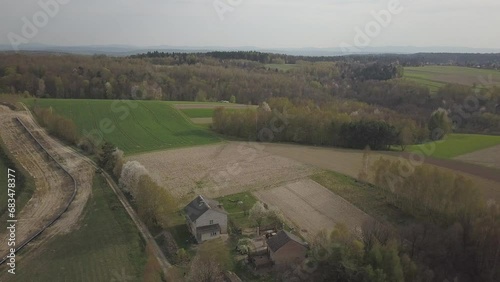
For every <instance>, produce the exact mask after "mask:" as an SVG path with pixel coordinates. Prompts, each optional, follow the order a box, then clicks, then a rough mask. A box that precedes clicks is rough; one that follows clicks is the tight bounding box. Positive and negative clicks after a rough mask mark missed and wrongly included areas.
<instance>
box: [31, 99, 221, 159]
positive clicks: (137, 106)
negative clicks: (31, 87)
mask: <svg viewBox="0 0 500 282" xmlns="http://www.w3.org/2000/svg"><path fill="white" fill-rule="evenodd" d="M25 103H26V104H28V105H29V106H34V105H35V104H36V105H38V106H41V107H52V108H53V109H54V111H55V112H56V113H58V114H60V115H63V116H66V117H68V118H70V119H72V120H73V121H74V122H75V124H76V126H77V127H78V129H79V130H80V132H81V135H82V136H83V135H86V134H89V133H90V134H91V136H99V137H97V138H98V139H99V138H101V137H100V136H102V137H103V138H104V139H105V140H106V141H109V142H111V143H113V144H114V145H116V146H117V147H118V148H120V149H121V150H123V151H124V152H125V153H126V154H128V155H129V154H135V153H141V152H148V151H155V150H163V149H170V148H178V147H186V146H195V145H204V144H210V143H215V142H218V141H220V139H219V138H218V137H217V136H216V135H215V134H213V133H212V132H210V131H209V130H208V129H207V128H206V127H201V126H196V125H194V124H193V123H191V122H190V121H189V120H188V119H186V118H185V117H184V116H183V115H182V114H181V113H180V112H178V111H177V110H176V109H174V108H173V107H172V104H173V103H172V102H161V101H111V100H73V99H71V100H69V99H68V100H62V99H37V100H35V99H28V100H25Z"/></svg>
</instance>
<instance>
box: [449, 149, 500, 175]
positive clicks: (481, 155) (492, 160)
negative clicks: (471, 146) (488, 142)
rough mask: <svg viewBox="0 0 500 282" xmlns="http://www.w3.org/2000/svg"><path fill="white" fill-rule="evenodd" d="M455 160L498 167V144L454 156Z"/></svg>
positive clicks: (499, 159)
mask: <svg viewBox="0 0 500 282" xmlns="http://www.w3.org/2000/svg"><path fill="white" fill-rule="evenodd" d="M455 160H460V161H465V162H469V163H474V164H478V165H484V166H487V167H494V168H498V169H500V145H497V146H494V147H490V148H487V149H483V150H479V151H475V152H472V153H469V154H465V155H461V156H458V157H456V158H455ZM499 173H500V172H499Z"/></svg>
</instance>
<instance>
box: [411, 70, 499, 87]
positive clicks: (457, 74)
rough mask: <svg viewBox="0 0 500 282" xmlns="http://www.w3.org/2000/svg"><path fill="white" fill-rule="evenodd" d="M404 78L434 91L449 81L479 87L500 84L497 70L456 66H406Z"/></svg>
mask: <svg viewBox="0 0 500 282" xmlns="http://www.w3.org/2000/svg"><path fill="white" fill-rule="evenodd" d="M404 78H406V79H409V80H413V81H416V82H418V83H419V84H421V85H424V86H427V87H429V89H430V90H431V91H432V92H436V91H437V90H438V89H439V88H440V87H442V86H444V85H445V84H447V83H457V84H462V85H469V86H472V85H474V84H476V85H477V87H479V88H486V87H489V86H490V85H485V84H490V83H493V84H495V85H500V72H499V71H495V70H485V69H476V68H466V67H455V66H424V67H406V68H405V69H404Z"/></svg>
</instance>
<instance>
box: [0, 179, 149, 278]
mask: <svg viewBox="0 0 500 282" xmlns="http://www.w3.org/2000/svg"><path fill="white" fill-rule="evenodd" d="M84 212H85V215H84V218H83V219H82V221H81V222H80V228H79V229H78V230H75V231H73V232H71V233H69V234H66V235H62V236H58V237H55V238H54V239H53V240H52V241H50V242H49V243H48V244H46V245H44V246H43V247H42V248H43V250H37V251H36V254H35V255H34V256H33V257H31V258H30V259H29V260H26V261H20V262H19V263H18V268H17V269H16V271H17V274H16V275H15V276H13V277H14V279H13V281H33V279H34V277H36V281H122V280H124V279H127V280H126V281H142V277H143V275H144V268H145V265H146V260H147V255H146V250H145V246H144V241H143V240H142V238H141V237H140V234H139V231H138V230H137V228H136V227H135V225H134V224H133V222H132V220H131V219H130V218H129V216H128V214H127V213H126V211H125V209H124V208H123V207H122V205H121V204H120V202H119V201H118V199H117V198H116V196H115V195H114V194H113V192H112V190H111V189H110V188H109V187H108V186H107V183H106V182H105V180H104V179H103V178H102V176H100V175H96V176H95V178H94V185H93V188H92V198H91V199H89V201H88V203H87V206H86V207H85V211H84ZM5 278H6V277H3V279H2V277H0V280H1V281H4V279H5ZM9 278H11V277H9ZM11 279H12V278H11Z"/></svg>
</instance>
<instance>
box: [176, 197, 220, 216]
mask: <svg viewBox="0 0 500 282" xmlns="http://www.w3.org/2000/svg"><path fill="white" fill-rule="evenodd" d="M210 209H211V210H215V211H218V212H222V213H226V211H224V209H223V208H222V207H221V206H220V204H219V202H217V201H215V200H212V199H208V198H205V197H203V196H201V195H199V196H198V197H196V198H195V199H194V200H192V201H191V202H190V203H189V204H188V205H187V206H186V207H185V208H184V212H185V213H186V215H187V216H188V217H189V219H190V220H191V221H195V220H197V219H198V218H199V217H200V216H201V215H202V214H204V213H205V212H206V211H208V210H210Z"/></svg>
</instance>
